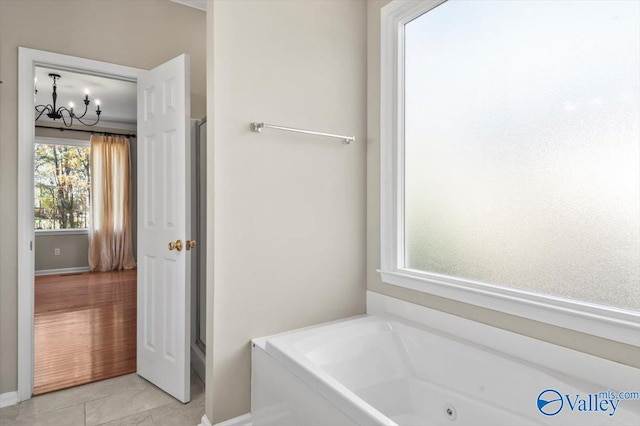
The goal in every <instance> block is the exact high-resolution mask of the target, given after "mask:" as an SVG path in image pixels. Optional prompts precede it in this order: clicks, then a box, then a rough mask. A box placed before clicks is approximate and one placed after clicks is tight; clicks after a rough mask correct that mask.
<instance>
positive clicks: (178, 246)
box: [169, 240, 182, 251]
mask: <svg viewBox="0 0 640 426" xmlns="http://www.w3.org/2000/svg"><path fill="white" fill-rule="evenodd" d="M169 250H178V251H182V240H177V241H176V242H175V243H174V242H170V243H169Z"/></svg>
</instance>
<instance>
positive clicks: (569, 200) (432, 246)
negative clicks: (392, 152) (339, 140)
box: [404, 1, 640, 311]
mask: <svg viewBox="0 0 640 426" xmlns="http://www.w3.org/2000/svg"><path fill="white" fill-rule="evenodd" d="M639 18H640V2H637V1H619V2H618V1H575V2H572V1H554V2H539V1H449V2H446V3H444V4H442V5H440V6H438V7H436V8H435V9H433V10H431V11H429V12H427V13H425V14H423V15H422V16H420V17H418V18H416V19H415V20H413V21H411V22H410V23H408V24H406V25H405V76H404V77H405V78H404V82H405V122H404V129H405V140H404V148H405V150H404V177H405V188H404V190H405V192H404V227H405V228H404V244H405V251H404V263H405V264H404V267H405V268H408V269H413V270H419V271H424V272H429V273H435V274H441V275H447V276H453V277H458V278H463V279H467V280H472V281H478V282H482V283H489V284H497V285H501V286H507V287H511V288H516V289H522V290H527V291H532V292H535V293H544V294H549V295H554V296H560V297H564V298H568V299H574V300H579V301H585V302H593V303H597V304H600V305H609V306H615V307H619V308H624V309H629V310H634V311H640V171H639V170H640V167H639V163H640V148H639V145H640V130H639V121H640V90H639V89H640V88H639V86H640V66H639V65H640V23H639Z"/></svg>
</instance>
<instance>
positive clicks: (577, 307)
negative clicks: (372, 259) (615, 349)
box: [378, 270, 640, 347]
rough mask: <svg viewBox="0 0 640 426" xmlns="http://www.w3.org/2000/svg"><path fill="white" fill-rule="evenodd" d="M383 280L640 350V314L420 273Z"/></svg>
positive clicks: (384, 275) (398, 274)
mask: <svg viewBox="0 0 640 426" xmlns="http://www.w3.org/2000/svg"><path fill="white" fill-rule="evenodd" d="M378 272H380V274H381V276H382V281H383V282H385V283H387V284H392V285H395V286H399V287H404V288H409V289H412V290H416V291H419V292H422V293H428V294H433V295H435V296H440V297H445V298H448V299H452V300H456V301H459V302H463V303H468V304H471V305H475V306H479V307H482V308H486V309H492V310H494V311H498V312H503V313H506V314H511V315H516V316H519V317H523V318H527V319H531V320H535V321H539V322H543V323H547V324H551V325H554V326H557V327H562V328H566V329H570V330H574V331H579V332H582V333H585V334H590V335H593V336H597V337H602V338H605V339H609V340H614V341H617V342H621V343H626V344H628V345H633V346H636V347H640V313H637V312H633V311H627V310H622V309H616V308H609V307H604V306H599V305H595V304H590V303H584V302H579V301H574V300H569V299H564V298H560V297H554V296H547V295H540V294H534V293H530V292H527V291H523V290H516V289H510V288H506V287H500V286H494V285H488V284H482V283H477V282H473V281H466V280H461V279H456V278H452V277H446V276H438V275H432V274H425V273H422V272H419V271H411V270H398V271H385V270H380V271H378Z"/></svg>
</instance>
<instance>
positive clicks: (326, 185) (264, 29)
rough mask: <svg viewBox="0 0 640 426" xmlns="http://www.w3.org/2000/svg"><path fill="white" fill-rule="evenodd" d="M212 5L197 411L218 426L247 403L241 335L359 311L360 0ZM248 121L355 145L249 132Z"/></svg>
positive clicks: (245, 339)
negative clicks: (201, 384)
mask: <svg viewBox="0 0 640 426" xmlns="http://www.w3.org/2000/svg"><path fill="white" fill-rule="evenodd" d="M209 7H212V8H213V15H212V16H210V19H208V26H209V27H211V26H213V34H210V35H211V36H212V37H213V44H212V45H209V46H208V53H209V55H211V54H213V69H212V70H210V73H209V86H208V87H209V99H210V100H211V99H213V103H211V102H210V103H209V106H210V107H213V109H212V110H209V117H208V120H209V123H210V124H212V125H210V126H209V127H208V129H209V132H208V140H209V147H211V146H212V143H213V149H210V150H209V152H208V155H207V164H208V165H209V169H208V172H212V173H210V174H209V175H208V179H209V180H208V188H210V190H209V194H213V197H211V196H210V197H209V198H208V206H207V207H208V220H207V222H208V224H209V232H210V234H209V235H211V233H215V239H213V238H209V242H210V244H209V245H208V247H207V253H209V257H208V262H207V263H208V265H212V264H213V274H209V276H208V277H207V279H208V280H209V282H208V290H210V291H208V297H209V306H210V307H212V308H213V309H212V310H210V312H209V319H208V321H207V324H208V325H209V326H211V325H212V327H210V328H212V330H211V331H208V333H209V336H208V337H209V339H208V341H207V379H208V380H207V395H206V413H207V417H208V418H209V419H210V420H211V421H212V423H217V422H220V421H222V420H225V419H228V418H231V417H235V416H238V415H241V414H244V413H246V412H248V411H249V409H250V344H249V341H250V339H251V338H253V337H259V336H265V335H269V334H273V333H278V332H282V331H285V330H290V329H294V328H298V327H303V326H308V325H311V324H317V323H321V322H325V321H329V320H334V319H338V318H344V317H348V316H351V315H355V314H361V313H363V312H364V310H365V156H366V139H365V111H366V103H365V101H366V4H365V2H363V1H261V0H257V1H219V2H213V4H212V3H211V2H209ZM209 41H211V40H209ZM211 78H213V85H211V82H212V80H211ZM251 121H264V122H267V123H274V124H281V125H285V126H291V127H298V128H305V129H314V130H319V131H325V132H333V133H345V134H353V135H355V136H356V139H357V141H356V142H355V143H353V144H351V145H343V144H342V143H341V141H340V140H332V139H326V138H321V137H313V136H305V135H300V134H294V133H288V132H282V131H275V130H265V131H264V132H263V134H256V133H252V132H250V131H249V122H251ZM211 189H213V190H211ZM214 206H215V211H214ZM211 224H213V226H211ZM211 228H213V229H211ZM209 271H210V269H209ZM212 275H213V277H212ZM212 278H213V281H211V279H212Z"/></svg>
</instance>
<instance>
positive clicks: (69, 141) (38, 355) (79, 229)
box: [33, 66, 137, 395]
mask: <svg viewBox="0 0 640 426" xmlns="http://www.w3.org/2000/svg"><path fill="white" fill-rule="evenodd" d="M35 75H36V77H35V80H34V86H35V101H34V102H35V104H36V107H35V109H36V113H37V115H36V121H35V147H34V154H35V155H34V184H35V185H34V195H35V198H34V203H35V206H34V207H35V208H34V229H35V236H34V257H35V262H34V263H35V265H34V267H35V280H34V295H35V298H34V383H33V394H34V395H40V394H43V393H47V392H51V391H56V390H60V389H65V388H68V387H73V386H78V385H82V384H86V383H90V382H94V381H100V380H104V379H108V378H111V377H116V376H120V375H124V374H129V373H134V372H135V371H136V293H137V292H136V271H135V257H136V255H135V241H136V238H135V236H136V227H135V225H136V203H135V197H133V196H132V194H135V188H136V175H137V173H136V161H135V159H136V157H135V153H136V138H135V131H136V122H137V105H136V103H137V99H136V83H135V82H131V81H123V80H116V79H112V78H105V77H101V76H93V75H88V74H84V73H77V72H72V71H69V70H60V69H56V68H50V67H39V66H36V67H35ZM83 104H84V105H83ZM74 105H75V113H73V114H72V111H73V108H74ZM58 112H59V115H58ZM105 136H106V137H107V138H108V139H106V138H105ZM93 143H97V144H98V145H97V146H96V149H97V150H98V151H96V152H95V153H92V146H91V145H92V144H93ZM105 149H108V150H109V151H108V152H109V153H115V152H117V153H118V154H119V155H111V156H110V157H109V160H108V164H109V165H107V164H105V163H104V162H101V161H98V165H97V166H95V165H92V164H91V162H92V161H93V157H94V155H96V158H100V157H103V152H104V150H105ZM104 167H107V168H114V167H117V168H118V169H119V170H124V171H125V173H126V175H128V176H129V179H126V182H125V181H124V180H123V181H120V182H119V185H118V184H116V185H115V186H117V187H119V188H115V187H114V186H113V184H114V183H115V182H111V179H109V182H107V181H105V179H108V178H107V177H106V176H105V173H104V170H102V169H103V168H104ZM96 177H97V179H98V181H96V182H92V181H93V180H94V178H96ZM105 185H108V186H109V187H110V188H112V191H113V192H112V194H113V196H112V198H113V199H114V200H113V201H114V203H113V204H114V206H113V207H110V208H109V209H108V211H105V212H102V211H100V212H98V211H92V208H93V206H92V200H93V201H94V202H95V200H98V199H101V198H102V197H103V196H104V194H103V191H102V189H101V188H103V187H105ZM96 190H97V193H96ZM101 204H103V203H99V205H101ZM118 206H120V208H118ZM114 208H115V209H116V210H118V211H117V212H116V211H114ZM103 213H104V214H103ZM114 214H115V216H114ZM105 215H106V216H108V217H112V216H113V217H118V218H123V219H126V220H121V221H119V222H120V223H122V224H123V226H122V228H123V229H122V230H120V231H118V233H117V234H116V233H115V232H114V233H113V234H111V237H109V238H110V240H113V242H115V239H116V238H117V239H118V240H119V242H120V243H124V244H113V243H110V244H108V246H109V247H110V248H113V250H109V251H107V252H101V253H100V254H99V256H100V259H99V261H98V262H96V260H97V259H96V258H97V257H98V255H97V253H96V251H98V250H97V248H98V247H97V243H99V242H100V241H101V240H102V238H101V237H99V238H97V239H96V238H94V245H95V246H96V247H94V248H93V253H94V254H93V256H91V255H90V252H91V250H92V249H91V244H90V241H91V237H90V233H91V230H92V222H93V221H94V220H96V219H97V220H98V221H99V222H100V221H104V219H103V218H104V217H105ZM102 225H103V227H106V228H111V227H112V226H113V224H111V225H108V224H102ZM98 228H100V227H97V228H96V232H100V229H98ZM114 231H115V229H114ZM116 235H117V236H116ZM125 240H126V241H125ZM123 247H126V250H125V248H123ZM105 257H106V258H105ZM90 258H91V259H92V260H90ZM125 259H126V260H125ZM92 263H93V264H92ZM90 270H92V272H91V273H89V271H90ZM100 271H102V272H100Z"/></svg>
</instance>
